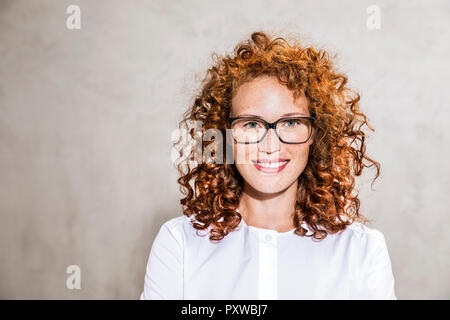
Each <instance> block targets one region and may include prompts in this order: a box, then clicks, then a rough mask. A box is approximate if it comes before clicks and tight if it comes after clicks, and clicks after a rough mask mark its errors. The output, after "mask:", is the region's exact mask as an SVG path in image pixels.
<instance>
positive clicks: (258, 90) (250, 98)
mask: <svg viewBox="0 0 450 320" xmlns="http://www.w3.org/2000/svg"><path fill="white" fill-rule="evenodd" d="M308 105H309V102H308V99H307V97H306V96H305V95H304V93H302V94H301V95H300V96H299V97H298V98H297V99H296V100H295V101H294V93H293V92H292V91H291V90H289V89H288V88H287V87H286V86H285V85H283V84H281V83H279V81H278V79H277V78H276V77H273V76H261V77H258V78H256V79H253V80H251V81H249V82H245V83H244V84H242V85H241V86H239V87H238V88H237V89H236V91H235V93H234V95H233V98H232V101H231V113H230V115H231V116H233V117H236V116H240V115H243V114H254V115H258V116H261V117H263V118H266V119H276V118H277V117H278V118H279V117H281V116H283V115H285V114H286V113H298V114H299V115H309V110H308Z"/></svg>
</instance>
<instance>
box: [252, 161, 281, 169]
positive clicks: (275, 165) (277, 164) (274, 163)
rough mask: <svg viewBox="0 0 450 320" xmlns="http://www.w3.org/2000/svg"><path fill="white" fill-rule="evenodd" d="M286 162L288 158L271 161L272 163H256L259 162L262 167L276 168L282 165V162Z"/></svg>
mask: <svg viewBox="0 0 450 320" xmlns="http://www.w3.org/2000/svg"><path fill="white" fill-rule="evenodd" d="M287 162H288V160H286V161H283V162H272V163H264V162H259V163H258V164H259V165H260V166H261V167H264V168H278V167H280V166H282V165H284V164H285V163H287Z"/></svg>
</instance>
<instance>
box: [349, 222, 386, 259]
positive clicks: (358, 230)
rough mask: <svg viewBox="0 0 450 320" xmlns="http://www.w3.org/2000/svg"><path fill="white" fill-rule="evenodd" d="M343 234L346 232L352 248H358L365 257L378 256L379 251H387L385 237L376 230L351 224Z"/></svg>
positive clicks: (356, 223) (362, 225)
mask: <svg viewBox="0 0 450 320" xmlns="http://www.w3.org/2000/svg"><path fill="white" fill-rule="evenodd" d="M344 232H347V234H348V238H349V239H350V242H352V245H353V247H357V248H359V250H360V251H361V252H362V253H363V256H365V257H368V256H373V255H379V253H380V251H383V250H384V251H386V250H387V245H386V240H385V237H384V235H383V233H382V232H381V231H380V230H378V229H375V228H371V227H368V226H366V225H364V224H362V223H360V222H353V223H352V224H351V225H349V226H348V227H347V229H346V230H345V231H344Z"/></svg>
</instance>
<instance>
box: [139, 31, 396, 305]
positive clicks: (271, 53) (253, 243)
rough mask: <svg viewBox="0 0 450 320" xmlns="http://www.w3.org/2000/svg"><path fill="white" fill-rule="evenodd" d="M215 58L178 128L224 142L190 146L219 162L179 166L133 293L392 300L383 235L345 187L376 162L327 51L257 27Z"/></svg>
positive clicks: (353, 96)
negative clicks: (171, 211) (174, 210)
mask: <svg viewBox="0 0 450 320" xmlns="http://www.w3.org/2000/svg"><path fill="white" fill-rule="evenodd" d="M215 57H216V58H217V59H216V61H215V64H214V65H213V66H212V67H211V68H210V69H208V72H207V76H206V77H205V79H204V82H203V87H202V91H201V93H200V94H199V95H198V96H197V97H196V99H195V102H194V104H193V106H192V108H190V110H188V111H187V112H186V113H185V114H184V118H183V120H182V121H181V124H187V123H188V122H189V121H191V122H192V121H195V122H197V123H200V124H201V133H203V135H204V134H205V133H206V132H207V131H208V130H209V129H219V130H220V131H219V133H222V134H223V135H224V136H226V141H227V143H226V144H223V145H222V144H221V143H217V142H221V139H220V137H218V136H219V135H217V134H216V135H215V137H214V139H204V138H203V139H202V140H203V141H200V142H199V141H198V139H197V140H195V141H196V143H195V144H196V146H197V147H198V145H199V143H203V146H202V147H201V149H200V150H202V151H203V155H205V152H204V151H205V150H206V149H208V148H209V147H211V145H213V146H214V147H213V148H212V152H211V155H214V159H215V160H217V157H215V156H217V155H221V154H224V160H225V161H213V162H211V161H209V162H208V161H206V160H205V156H204V157H203V159H202V160H204V161H200V162H199V163H198V164H197V165H196V166H192V165H190V164H187V163H186V161H183V162H181V163H180V164H178V166H177V167H178V170H179V172H180V175H181V177H180V178H179V179H178V182H179V183H180V185H181V187H182V191H184V194H185V195H186V196H185V198H183V199H182V200H181V204H182V205H183V215H181V216H179V217H176V218H173V219H171V220H169V221H167V222H165V223H164V224H163V226H162V227H161V229H160V230H159V233H158V235H157V236H156V238H155V240H154V243H153V245H152V249H151V251H150V256H149V259H148V264H147V270H146V276H145V284H144V291H143V292H142V294H141V296H140V298H141V299H397V298H396V296H395V291H394V276H393V273H392V268H391V262H390V258H389V254H388V251H387V246H386V242H385V239H384V236H383V234H382V233H381V232H380V231H378V230H376V229H371V228H368V227H367V226H365V225H364V223H366V222H369V221H370V220H368V219H366V218H365V217H363V216H362V215H361V214H360V212H359V206H360V202H359V199H358V194H357V193H356V194H355V192H354V191H355V190H354V185H355V176H360V175H361V173H362V170H363V168H364V167H373V166H375V168H376V171H377V172H376V177H375V178H374V180H375V179H376V178H377V177H378V176H379V171H380V165H379V163H377V162H375V161H374V160H372V159H370V158H369V157H368V156H367V155H366V152H365V142H364V140H365V134H364V132H363V131H361V127H362V126H363V125H364V124H366V125H367V126H368V127H369V128H370V129H372V128H371V127H370V126H369V124H368V122H367V121H366V116H365V115H364V114H363V113H362V112H361V110H360V109H359V105H358V101H359V100H360V96H359V94H358V93H356V92H353V91H352V90H350V89H349V88H348V87H347V86H346V83H347V77H346V75H345V74H342V73H338V72H337V71H336V70H335V68H334V66H333V65H332V62H331V59H330V58H329V55H328V53H327V52H325V51H323V50H319V51H317V50H315V49H314V48H311V47H303V46H302V45H301V44H299V43H297V42H294V43H293V44H290V43H288V42H287V41H286V40H285V39H283V38H275V39H271V38H270V37H269V36H268V35H267V34H265V33H263V32H255V33H253V34H252V35H251V40H249V41H246V42H243V43H241V44H239V45H238V46H237V47H236V48H235V51H234V54H233V55H232V56H225V57H220V56H218V55H216V56H215ZM180 127H181V126H180ZM372 130H373V129H372ZM189 135H190V137H191V138H194V137H195V136H196V135H195V132H194V131H193V130H191V131H189ZM230 137H231V138H230ZM209 140H210V141H209ZM205 141H206V143H205ZM358 143H359V145H358ZM178 144H179V142H178V143H177V144H176V145H178ZM230 146H231V147H232V148H231V150H232V152H231V154H230V153H227V152H226V150H229V149H228V147H230ZM186 149H187V148H181V150H180V155H183V153H184V155H186ZM194 150H195V148H194V149H191V150H189V154H188V155H189V156H192V155H193V154H194ZM231 157H232V158H233V160H237V161H230V158H231ZM207 160H211V159H207ZM372 183H373V182H372ZM207 235H209V237H208V236H207Z"/></svg>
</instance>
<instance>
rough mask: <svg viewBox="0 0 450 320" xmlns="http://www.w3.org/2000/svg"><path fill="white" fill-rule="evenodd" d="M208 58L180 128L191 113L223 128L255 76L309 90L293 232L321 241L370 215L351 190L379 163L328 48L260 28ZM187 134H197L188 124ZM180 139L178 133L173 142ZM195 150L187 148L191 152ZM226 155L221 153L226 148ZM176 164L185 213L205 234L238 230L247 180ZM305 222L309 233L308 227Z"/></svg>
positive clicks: (205, 166)
mask: <svg viewBox="0 0 450 320" xmlns="http://www.w3.org/2000/svg"><path fill="white" fill-rule="evenodd" d="M213 58H214V60H215V61H214V64H213V66H212V67H210V68H209V69H208V70H207V72H206V76H205V77H204V79H203V80H202V83H201V85H202V89H201V92H200V93H199V94H197V95H196V96H195V98H194V102H193V105H192V106H191V107H190V108H189V109H188V110H187V111H186V112H185V113H184V114H183V117H182V120H181V121H180V123H179V128H181V127H182V126H183V125H186V124H187V122H188V121H193V120H196V121H201V123H202V133H204V132H205V131H206V130H208V129H210V128H216V129H219V130H221V131H222V132H223V134H224V135H225V132H226V129H227V120H228V117H229V114H230V109H231V99H232V97H233V94H234V93H235V92H236V89H237V88H238V87H239V86H240V85H241V84H243V83H244V82H247V81H250V80H252V79H255V78H256V77H258V76H260V75H271V76H275V77H277V78H278V80H279V81H280V83H281V84H283V85H286V86H287V88H288V89H289V90H291V91H292V92H293V95H294V99H295V98H297V97H298V96H299V95H300V94H301V93H302V92H303V93H304V94H305V95H306V97H307V98H308V100H309V102H310V103H309V110H310V112H311V115H312V116H314V117H315V118H316V119H315V121H314V127H315V130H316V133H315V138H314V142H313V144H312V145H311V146H310V152H309V159H308V163H307V165H306V167H305V169H304V170H303V172H302V173H301V175H300V176H299V178H298V191H297V201H296V204H295V208H293V209H294V210H295V212H294V216H293V224H294V225H295V226H296V230H295V233H296V234H297V235H299V236H312V237H314V239H318V240H322V239H324V238H325V237H326V236H327V234H329V233H331V234H334V233H336V232H338V231H340V230H344V229H345V228H346V227H347V226H348V225H350V224H351V223H353V221H360V222H362V223H367V222H371V220H369V219H367V218H365V217H364V216H362V215H361V214H360V212H359V208H360V201H359V199H358V194H359V192H357V193H356V194H354V189H355V176H360V175H361V173H362V170H363V168H364V167H373V166H375V167H376V176H375V178H374V179H373V181H372V184H373V182H374V181H375V179H377V178H378V176H379V174H380V164H379V163H378V162H376V161H374V160H372V159H371V158H369V157H368V156H367V155H366V147H365V142H364V140H365V133H364V132H363V131H361V127H362V126H363V125H367V127H368V128H369V129H371V130H372V131H374V129H373V128H371V126H370V125H369V124H368V122H367V117H366V116H365V115H364V114H363V113H362V112H361V110H360V109H359V104H358V102H359V100H360V95H359V94H358V93H357V92H355V91H353V90H351V89H349V88H348V87H347V86H346V84H347V80H348V78H347V76H346V75H345V74H343V73H340V72H337V71H336V70H335V68H334V66H333V64H332V61H331V59H330V56H329V54H328V53H327V52H326V51H325V50H322V49H321V50H316V49H314V48H313V47H303V46H302V45H301V44H299V43H298V42H297V41H296V40H294V43H293V44H290V43H288V41H286V40H285V39H284V38H282V37H277V38H273V39H271V38H270V37H269V36H268V35H267V34H266V33H264V32H254V33H252V35H251V40H246V41H243V42H241V43H240V44H238V45H237V46H236V47H235V49H234V52H233V55H231V56H230V55H227V56H220V55H218V54H215V53H214V54H213ZM189 135H190V136H191V137H192V138H194V136H195V132H194V130H193V129H192V130H190V131H189ZM212 142H213V141H211V143H212ZM180 143H181V142H180V140H178V142H175V143H174V146H175V147H177V146H178V145H179V144H180ZM203 143H204V142H203ZM207 145H208V143H206V144H204V145H203V147H202V148H205V147H206V146H207ZM178 151H179V154H180V156H185V155H186V154H185V151H186V148H183V147H182V148H180V149H178ZM194 152H195V151H194V150H193V149H191V150H189V151H188V153H189V157H192V155H193V153H194ZM223 154H224V155H225V157H226V152H223ZM364 161H366V163H365V162H364ZM176 168H177V169H178V172H179V174H180V178H179V179H178V183H179V184H180V189H181V192H182V193H183V194H184V195H185V197H184V198H182V199H181V200H180V202H181V205H182V207H183V214H184V215H186V216H188V217H191V216H193V217H194V219H191V220H192V225H193V227H194V228H195V229H197V230H205V229H209V235H210V240H221V239H223V238H224V237H225V236H226V235H227V234H228V233H230V232H232V231H233V230H235V228H237V226H238V225H239V223H240V222H241V219H242V216H241V215H240V213H239V212H237V211H236V208H237V206H238V204H239V198H240V195H241V192H242V190H243V183H244V181H243V178H242V176H241V175H240V173H239V172H238V170H237V169H236V167H235V165H234V164H233V163H226V161H224V163H223V164H220V163H207V162H206V161H205V162H200V163H199V164H198V165H196V166H194V167H192V168H191V166H190V165H189V164H188V163H186V162H181V163H179V164H177V165H176ZM191 183H192V185H191ZM303 222H305V223H306V224H307V226H308V228H310V230H311V231H312V234H310V235H307V234H306V233H307V230H306V229H305V228H303V227H302V226H301V223H303ZM197 232H198V231H197Z"/></svg>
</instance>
